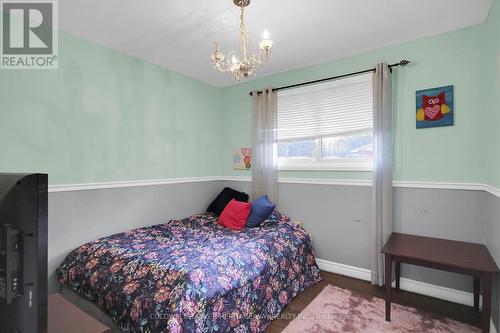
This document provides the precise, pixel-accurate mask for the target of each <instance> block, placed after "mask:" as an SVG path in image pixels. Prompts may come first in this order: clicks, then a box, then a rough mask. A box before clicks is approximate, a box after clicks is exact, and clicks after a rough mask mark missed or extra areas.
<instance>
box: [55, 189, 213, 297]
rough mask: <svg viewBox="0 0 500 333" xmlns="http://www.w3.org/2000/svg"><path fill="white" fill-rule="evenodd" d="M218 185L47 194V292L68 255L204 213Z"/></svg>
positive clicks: (56, 286)
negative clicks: (137, 230) (127, 233)
mask: <svg viewBox="0 0 500 333" xmlns="http://www.w3.org/2000/svg"><path fill="white" fill-rule="evenodd" d="M220 189H221V188H220V183H219V182H218V181H214V182H197V183H185V184H171V185H157V186H144V187H127V188H115V189H100V190H86V191H72V192H54V193H49V236H48V237H49V248H48V270H49V292H54V291H56V290H57V289H58V284H57V282H56V279H55V276H54V273H55V269H56V268H57V266H58V265H59V264H60V263H61V262H62V261H63V260H64V258H65V257H66V256H67V255H68V253H69V252H70V251H71V250H73V249H75V248H77V247H78V246H80V245H82V244H85V243H86V242H89V241H91V240H94V239H97V238H100V237H105V236H109V235H112V234H115V233H119V232H123V231H127V230H131V229H134V228H138V227H142V226H147V225H153V224H158V223H161V222H164V221H168V220H170V219H179V218H184V217H187V216H190V215H193V214H196V213H201V212H204V211H205V210H206V208H207V207H208V205H209V203H210V201H211V200H212V198H213V197H215V196H216V195H217V193H218V192H219V191H220Z"/></svg>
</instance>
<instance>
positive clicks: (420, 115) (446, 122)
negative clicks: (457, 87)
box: [416, 86, 454, 128]
mask: <svg viewBox="0 0 500 333" xmlns="http://www.w3.org/2000/svg"><path fill="white" fill-rule="evenodd" d="M416 97H417V106H416V111H417V113H416V116H417V128H430V127H441V126H452V125H453V116H454V115H453V113H454V105H453V86H446V87H439V88H432V89H425V90H419V91H417V92H416Z"/></svg>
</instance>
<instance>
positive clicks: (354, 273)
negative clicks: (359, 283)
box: [316, 259, 497, 333]
mask: <svg viewBox="0 0 500 333" xmlns="http://www.w3.org/2000/svg"><path fill="white" fill-rule="evenodd" d="M316 263H317V264H318V266H319V268H320V269H321V270H323V271H326V272H330V273H335V274H340V275H344V276H348V277H352V278H355V279H359V280H363V281H371V272H370V270H369V269H366V268H360V267H354V266H349V265H344V264H339V263H336V262H332V261H328V260H324V259H316ZM400 287H401V289H402V290H406V291H409V292H412V293H416V294H421V295H425V296H430V297H434V298H439V299H442V300H445V301H449V302H453V303H458V304H464V305H467V306H473V305H474V295H473V294H472V293H468V292H465V291H462V290H457V289H452V288H446V287H441V286H437V285H434V284H430V283H425V282H421V281H416V280H412V279H407V278H401V280H400ZM481 302H482V298H481V297H480V300H479V304H480V306H481ZM490 333H497V330H496V329H495V325H493V321H491V329H490Z"/></svg>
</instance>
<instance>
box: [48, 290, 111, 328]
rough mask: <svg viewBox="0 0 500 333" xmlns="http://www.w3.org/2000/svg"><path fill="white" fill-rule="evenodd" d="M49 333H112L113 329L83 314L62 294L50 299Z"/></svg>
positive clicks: (52, 296) (54, 295) (51, 296)
mask: <svg viewBox="0 0 500 333" xmlns="http://www.w3.org/2000/svg"><path fill="white" fill-rule="evenodd" d="M48 303H49V304H48V305H49V311H48V318H47V319H48V320H47V321H48V329H47V332H48V333H69V332H71V333H111V329H110V328H109V327H107V326H106V325H104V324H103V323H101V322H100V321H98V320H96V319H94V318H93V317H91V316H90V315H88V314H87V313H85V312H83V311H82V310H80V308H78V307H77V306H76V305H74V304H73V303H71V302H69V301H68V300H66V299H65V298H64V297H63V296H62V295H61V294H51V295H49V299H48Z"/></svg>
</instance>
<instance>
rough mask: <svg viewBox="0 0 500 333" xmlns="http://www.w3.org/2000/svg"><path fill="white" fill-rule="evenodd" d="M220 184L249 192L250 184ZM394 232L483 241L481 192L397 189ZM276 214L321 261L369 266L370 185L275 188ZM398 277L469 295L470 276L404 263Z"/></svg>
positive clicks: (231, 182) (286, 186)
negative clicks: (297, 225)
mask: <svg viewBox="0 0 500 333" xmlns="http://www.w3.org/2000/svg"><path fill="white" fill-rule="evenodd" d="M224 186H230V187H234V188H235V189H242V190H245V191H249V190H250V186H251V184H250V183H249V182H241V181H226V182H224ZM394 198H395V200H394V201H395V207H394V213H395V229H396V231H399V232H405V233H412V234H418V235H422V236H431V237H441V238H447V239H454V240H461V241H469V242H477V243H483V237H484V233H483V221H482V220H481V216H482V209H483V206H482V199H483V192H482V191H464V190H441V189H415V188H396V189H395V191H394ZM279 210H280V211H282V212H283V213H284V214H285V215H288V216H290V217H291V218H293V219H295V220H300V221H302V222H303V223H304V226H305V227H306V228H307V230H308V231H309V232H310V233H311V236H312V239H313V243H314V247H315V249H316V255H317V257H318V258H320V259H325V260H329V261H332V262H336V263H342V264H345V265H350V266H356V267H361V268H366V269H369V268H370V232H371V231H370V219H371V187H363V186H337V185H310V184H287V183H280V185H279ZM401 274H402V277H407V278H410V279H413V280H417V281H422V282H427V283H431V284H435V285H440V286H445V287H448V288H453V289H459V290H464V291H468V292H471V291H472V278H471V277H468V276H463V275H460V274H455V273H447V272H442V271H438V270H434V269H427V268H422V267H416V266H410V265H403V266H402V268H401Z"/></svg>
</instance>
